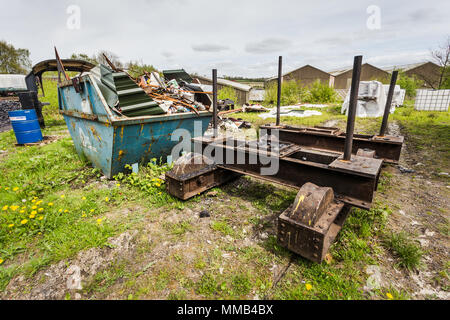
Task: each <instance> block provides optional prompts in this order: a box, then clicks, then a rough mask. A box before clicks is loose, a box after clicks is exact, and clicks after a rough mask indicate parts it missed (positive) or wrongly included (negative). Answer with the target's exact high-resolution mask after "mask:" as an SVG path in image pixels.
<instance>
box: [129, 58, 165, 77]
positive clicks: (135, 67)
mask: <svg viewBox="0 0 450 320" xmlns="http://www.w3.org/2000/svg"><path fill="white" fill-rule="evenodd" d="M127 70H128V73H129V74H130V75H131V76H132V77H135V78H136V77H139V76H142V75H143V74H144V73H145V72H153V71H158V70H156V68H155V67H154V66H152V65H148V64H145V63H143V62H142V61H130V62H128V63H127Z"/></svg>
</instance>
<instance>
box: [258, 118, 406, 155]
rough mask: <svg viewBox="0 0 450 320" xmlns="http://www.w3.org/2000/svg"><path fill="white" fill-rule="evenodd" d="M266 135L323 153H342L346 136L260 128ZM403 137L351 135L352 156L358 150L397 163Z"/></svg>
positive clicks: (334, 132) (319, 130) (324, 130)
mask: <svg viewBox="0 0 450 320" xmlns="http://www.w3.org/2000/svg"><path fill="white" fill-rule="evenodd" d="M261 129H262V130H267V134H269V135H270V134H274V133H275V132H278V133H279V139H280V141H285V142H290V143H294V144H296V145H299V146H302V147H308V148H316V149H321V150H324V151H332V152H339V153H343V152H344V148H345V141H346V134H345V132H342V131H340V130H339V129H337V128H321V127H317V128H295V127H289V126H283V127H282V128H277V127H276V126H262V127H261ZM403 142H404V137H401V136H398V137H396V136H384V137H379V136H372V135H362V134H354V135H353V147H352V154H357V153H358V150H360V149H369V150H373V151H375V156H376V158H377V159H383V160H384V161H385V162H387V163H398V161H399V160H400V155H401V152H402V147H403Z"/></svg>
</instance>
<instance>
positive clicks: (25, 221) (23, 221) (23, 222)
mask: <svg viewBox="0 0 450 320" xmlns="http://www.w3.org/2000/svg"><path fill="white" fill-rule="evenodd" d="M20 223H21V224H22V225H24V224H27V223H28V220H27V219H23V220H22V221H20Z"/></svg>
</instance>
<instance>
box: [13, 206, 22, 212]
mask: <svg viewBox="0 0 450 320" xmlns="http://www.w3.org/2000/svg"><path fill="white" fill-rule="evenodd" d="M19 208H20V207H19V206H11V210H12V211H16V210H17V209H19Z"/></svg>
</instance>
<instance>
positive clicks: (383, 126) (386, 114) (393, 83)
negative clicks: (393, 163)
mask: <svg viewBox="0 0 450 320" xmlns="http://www.w3.org/2000/svg"><path fill="white" fill-rule="evenodd" d="M397 77H398V71H394V72H393V73H392V78H391V85H390V86H389V93H388V97H387V101H386V107H385V109H384V116H383V122H382V123H381V129H380V137H384V135H385V133H386V129H387V126H388V120H389V114H390V113H391V108H392V98H393V97H394V91H395V86H396V85H397Z"/></svg>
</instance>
